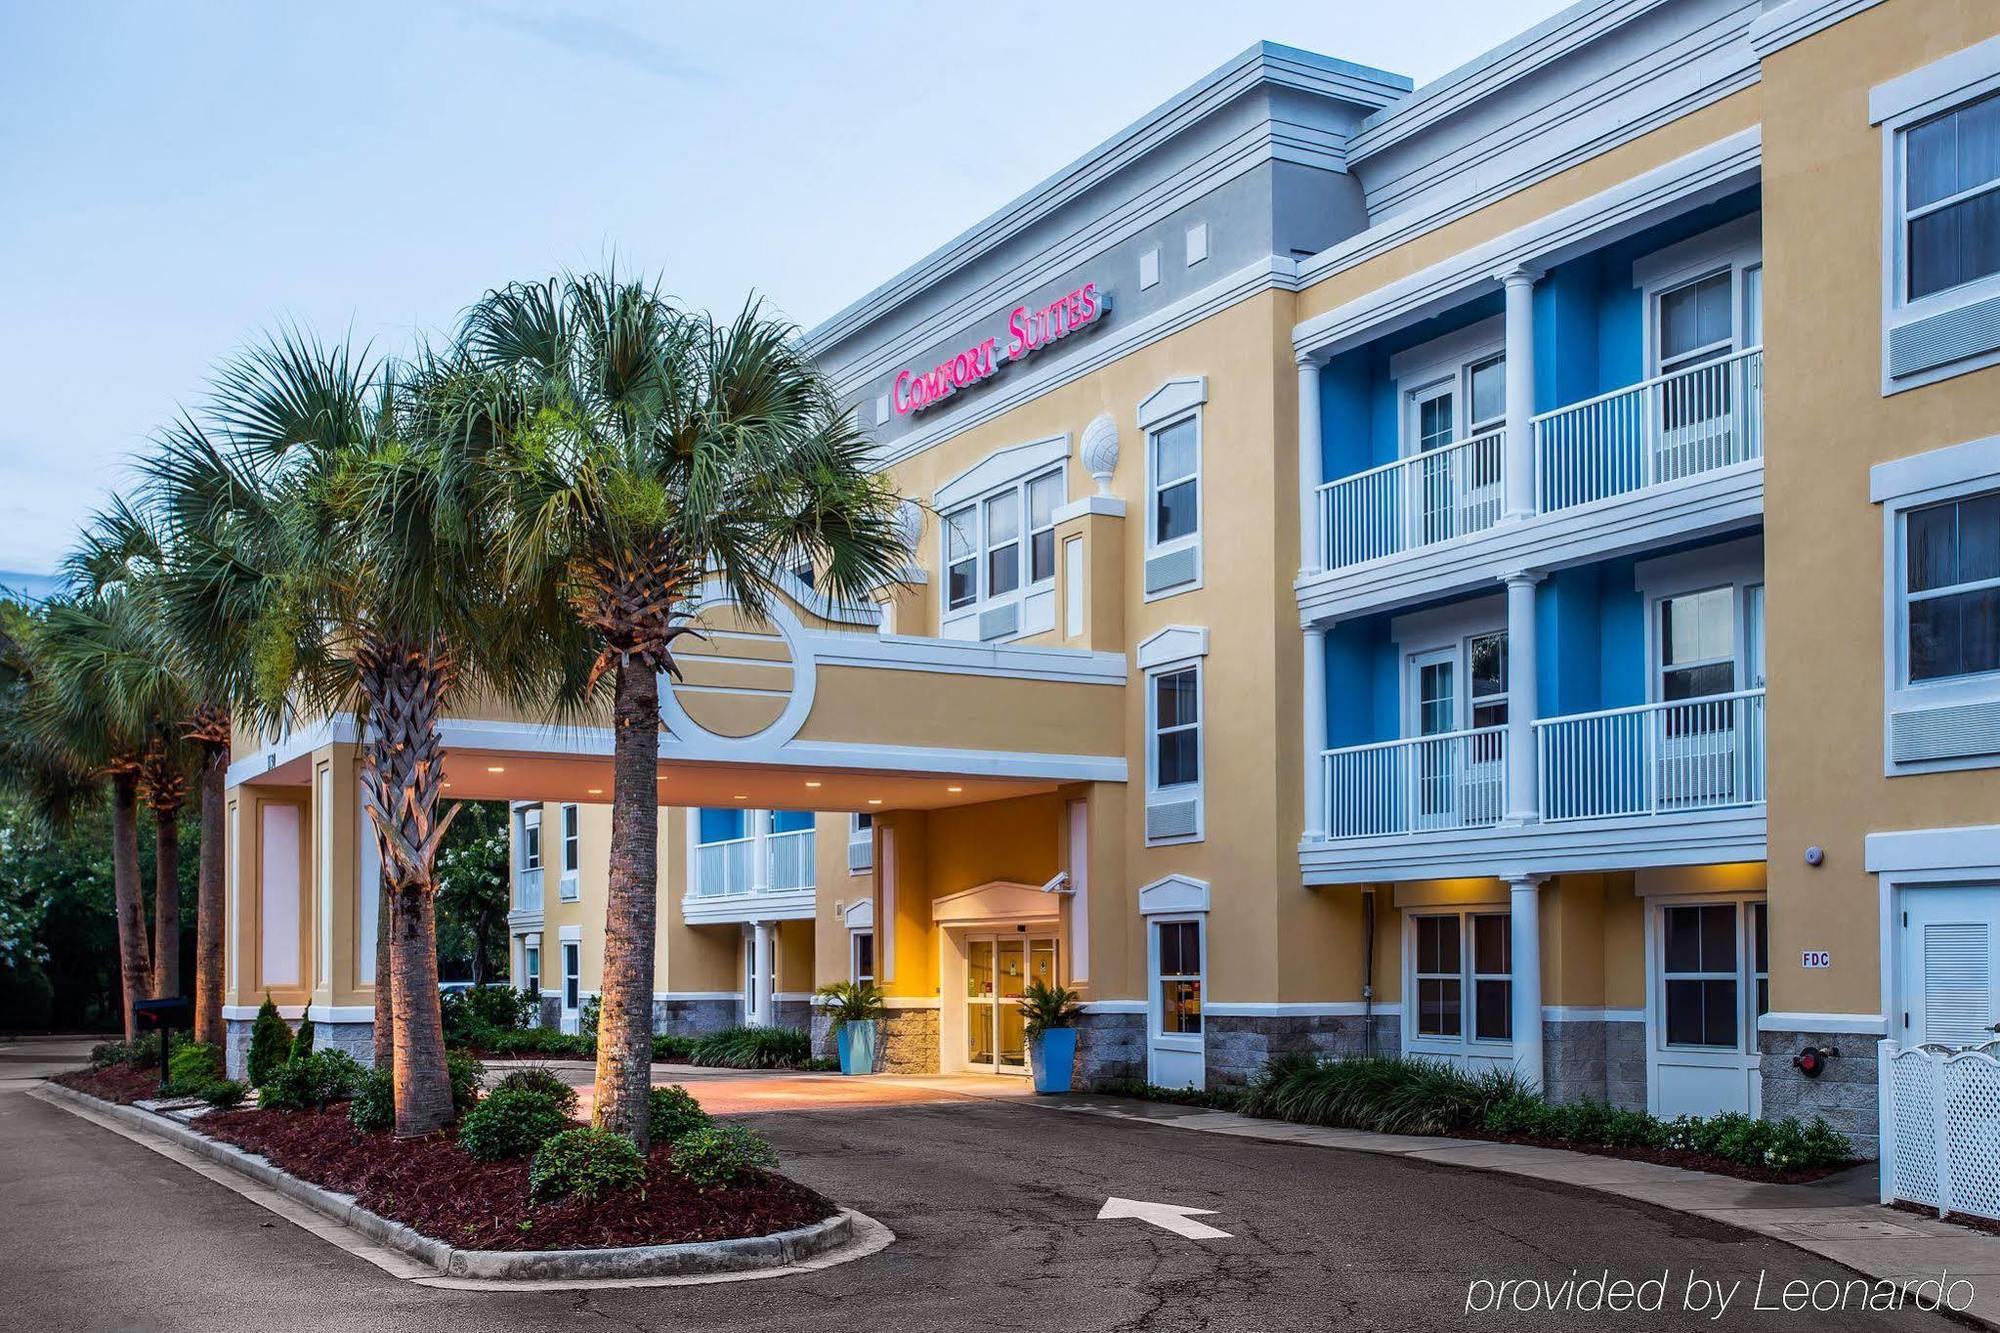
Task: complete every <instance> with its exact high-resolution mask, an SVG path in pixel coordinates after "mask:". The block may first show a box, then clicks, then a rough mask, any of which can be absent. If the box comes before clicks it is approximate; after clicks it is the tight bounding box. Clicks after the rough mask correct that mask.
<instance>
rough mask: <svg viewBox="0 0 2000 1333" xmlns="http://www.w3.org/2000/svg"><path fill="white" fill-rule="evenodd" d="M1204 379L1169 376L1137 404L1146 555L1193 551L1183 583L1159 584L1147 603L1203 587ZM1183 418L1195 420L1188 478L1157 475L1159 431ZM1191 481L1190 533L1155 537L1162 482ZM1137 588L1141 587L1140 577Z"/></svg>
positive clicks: (1205, 503) (1205, 491) (1205, 485)
mask: <svg viewBox="0 0 2000 1333" xmlns="http://www.w3.org/2000/svg"><path fill="white" fill-rule="evenodd" d="M1207 403H1208V381H1207V379H1206V378H1203V377H1195V378H1190V379H1177V380H1168V381H1167V382H1166V383H1165V384H1163V385H1161V386H1160V387H1159V388H1158V389H1155V390H1154V391H1153V392H1152V393H1151V394H1149V395H1148V396H1147V397H1146V399H1145V401H1143V402H1141V403H1140V404H1139V431H1140V434H1141V436H1142V437H1143V440H1144V449H1145V455H1146V502H1145V511H1144V513H1143V514H1142V515H1141V522H1143V523H1144V524H1145V547H1144V551H1145V558H1146V559H1148V560H1150V559H1152V558H1153V557H1155V556H1160V555H1168V554H1171V553H1173V552H1175V551H1183V550H1191V551H1193V552H1194V557H1195V558H1194V574H1193V577H1191V578H1189V579H1188V580H1187V581H1186V582H1184V583H1176V584H1174V585H1173V586H1171V587H1166V588H1161V589H1159V590H1158V591H1157V592H1147V593H1143V594H1142V595H1143V598H1144V600H1145V601H1148V602H1157V601H1159V600H1160V599H1161V598H1163V597H1178V596H1180V595H1181V594H1182V593H1185V592H1193V591H1195V590H1196V589H1197V588H1200V587H1201V586H1202V585H1203V581H1204V572H1205V571H1204V561H1203V559H1202V535H1203V533H1205V532H1206V531H1207V529H1208V481H1207V473H1208V468H1207V465H1206V460H1207V456H1208V438H1207V434H1208V432H1207V422H1206V417H1207V411H1206V408H1207ZM1187 422H1192V423H1193V424H1194V473H1193V474H1192V478H1189V477H1187V476H1178V477H1171V478H1162V477H1161V476H1159V475H1158V469H1157V468H1156V467H1155V463H1156V462H1157V454H1158V452H1159V450H1158V447H1157V445H1158V437H1159V436H1160V435H1161V434H1163V433H1164V432H1166V431H1168V430H1171V429H1173V428H1174V427H1176V426H1179V425H1182V424H1184V423H1187ZM1190 479H1191V480H1193V482H1194V531H1193V532H1190V533H1187V534H1186V535H1184V536H1180V537H1172V538H1169V539H1168V540H1166V541H1164V542H1163V541H1158V540H1156V534H1157V533H1158V532H1159V523H1158V518H1159V515H1158V512H1157V506H1158V504H1159V496H1160V491H1161V489H1162V488H1163V485H1164V486H1177V485H1180V484H1181V483H1182V482H1184V481H1187V480H1190ZM1140 586H1141V587H1142V588H1143V587H1144V579H1143V578H1142V579H1141V582H1140Z"/></svg>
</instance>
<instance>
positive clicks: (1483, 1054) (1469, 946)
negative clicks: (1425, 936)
mask: <svg viewBox="0 0 2000 1333" xmlns="http://www.w3.org/2000/svg"><path fill="white" fill-rule="evenodd" d="M1482 916H1497V917H1499V918H1501V919H1502V920H1504V921H1506V922H1507V929H1508V930H1509V931H1510V932H1511V931H1512V930H1513V928H1514V926H1513V920H1514V918H1513V912H1512V907H1511V905H1510V904H1508V903H1504V902H1480V903H1451V904H1448V905H1440V906H1436V907H1412V908H1406V909H1404V912H1403V996H1404V1003H1403V1050H1404V1051H1405V1052H1406V1053H1409V1054H1413V1055H1440V1056H1466V1055H1474V1056H1478V1057H1480V1058H1481V1059H1489V1060H1497V1059H1504V1058H1509V1057H1511V1055H1512V1053H1513V1050H1514V1039H1513V1037H1512V1035H1511V1033H1512V1030H1513V1023H1514V1018H1513V1003H1512V999H1511V995H1512V992H1511V991H1510V992H1509V995H1510V999H1509V1002H1508V1016H1507V1025H1508V1030H1509V1034H1510V1035H1509V1036H1508V1037H1507V1039H1506V1040H1504V1041H1498V1040H1494V1039H1492V1038H1481V1037H1480V1036H1479V1035H1478V1031H1479V1007H1478V998H1479V983H1480V982H1481V981H1482V980H1485V981H1494V980H1503V979H1504V980H1505V981H1507V982H1508V983H1510V984H1512V983H1513V982H1514V980H1515V977H1514V973H1513V972H1512V970H1511V964H1512V963H1513V962H1514V960H1515V959H1516V958H1518V957H1519V952H1518V951H1517V950H1515V949H1513V948H1512V946H1511V944H1510V946H1509V951H1508V962H1509V964H1510V970H1509V971H1508V972H1507V973H1505V974H1504V977H1503V974H1501V973H1498V972H1481V971H1479V970H1478V966H1479V963H1478V956H1477V955H1478V943H1477V932H1476V931H1475V930H1474V928H1473V919H1474V918H1475V917H1482ZM1437 917H1451V918H1455V919H1456V920H1457V921H1458V975H1457V977H1456V980H1457V982H1458V1036H1457V1037H1446V1036H1439V1035H1436V1034H1432V1033H1421V1032H1419V1031H1418V1030H1417V1024H1418V1023H1419V1022H1421V1021H1422V1008H1423V1007H1422V1005H1421V1004H1420V1003H1419V999H1418V993H1417V982H1418V980H1419V978H1420V975H1421V977H1424V978H1428V977H1434V976H1435V977H1444V976H1446V975H1447V974H1445V973H1442V972H1436V973H1433V972H1425V973H1422V974H1419V972H1418V970H1417V932H1418V930H1419V925H1418V923H1419V922H1420V921H1421V920H1423V919H1425V918H1437Z"/></svg>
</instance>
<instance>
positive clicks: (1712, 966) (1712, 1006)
mask: <svg viewBox="0 0 2000 1333" xmlns="http://www.w3.org/2000/svg"><path fill="white" fill-rule="evenodd" d="M1661 924H1662V930H1663V931H1664V935H1665V938H1664V942H1663V954H1662V956H1663V960H1664V965H1663V967H1662V969H1661V973H1662V977H1663V979H1664V991H1665V993H1664V996H1663V1000H1664V1004H1665V1009H1666V1038H1667V1045H1669V1046H1709V1047H1721V1048H1726V1049H1729V1050H1735V1049H1737V1047H1738V1042H1739V1032H1740V1024H1741V1018H1740V1013H1741V1011H1740V1009H1739V1005H1740V1002H1741V996H1740V993H1739V992H1738V990H1737V984H1738V977H1737V947H1736V946H1737V939H1736V904H1735V903H1703V904H1699V905H1695V906H1679V907H1672V906H1670V907H1667V908H1665V909H1663V911H1662V914H1661Z"/></svg>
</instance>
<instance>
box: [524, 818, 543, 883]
mask: <svg viewBox="0 0 2000 1333" xmlns="http://www.w3.org/2000/svg"><path fill="white" fill-rule="evenodd" d="M541 868H542V812H541V811H540V810H524V811H522V812H521V869H523V870H540V869H541Z"/></svg>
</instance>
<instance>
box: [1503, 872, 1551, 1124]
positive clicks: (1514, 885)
mask: <svg viewBox="0 0 2000 1333" xmlns="http://www.w3.org/2000/svg"><path fill="white" fill-rule="evenodd" d="M1507 889H1508V898H1509V900H1510V904H1509V905H1510V908H1511V911H1510V913H1509V915H1510V917H1511V920H1512V923H1513V932H1514V1073H1515V1074H1516V1075H1517V1076H1518V1077H1519V1078H1520V1079H1521V1081H1522V1082H1524V1083H1528V1084H1532V1085H1533V1086H1535V1087H1541V1086H1542V1076H1543V1069H1542V896H1541V895H1542V877H1541V876H1540V875H1521V876H1518V877H1512V878H1509V879H1508V881H1507Z"/></svg>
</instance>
